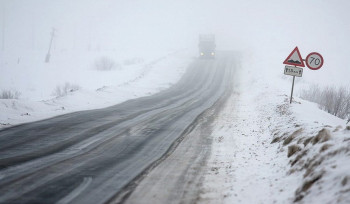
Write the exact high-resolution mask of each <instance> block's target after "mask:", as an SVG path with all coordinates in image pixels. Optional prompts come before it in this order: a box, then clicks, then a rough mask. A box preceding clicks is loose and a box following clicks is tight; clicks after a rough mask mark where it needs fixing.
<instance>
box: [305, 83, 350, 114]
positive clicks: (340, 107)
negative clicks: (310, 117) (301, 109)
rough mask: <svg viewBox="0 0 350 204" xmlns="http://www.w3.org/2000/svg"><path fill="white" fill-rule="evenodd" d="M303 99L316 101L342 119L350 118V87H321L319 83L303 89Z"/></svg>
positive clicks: (325, 109) (323, 108)
mask: <svg viewBox="0 0 350 204" xmlns="http://www.w3.org/2000/svg"><path fill="white" fill-rule="evenodd" d="M300 97H301V98H302V99H305V100H308V101H312V102H315V103H317V104H319V107H320V108H321V109H322V110H324V111H327V112H328V113H330V114H332V115H335V116H337V117H339V118H342V119H348V118H350V88H349V87H339V88H338V89H337V88H335V87H331V86H328V87H325V88H323V89H321V88H320V87H319V86H317V85H313V86H311V87H310V88H309V89H308V90H303V91H302V92H301V95H300Z"/></svg>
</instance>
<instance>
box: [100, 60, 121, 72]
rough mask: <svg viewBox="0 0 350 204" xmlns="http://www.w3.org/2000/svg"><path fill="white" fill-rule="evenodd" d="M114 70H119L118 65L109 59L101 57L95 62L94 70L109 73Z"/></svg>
mask: <svg viewBox="0 0 350 204" xmlns="http://www.w3.org/2000/svg"><path fill="white" fill-rule="evenodd" d="M115 68H120V65H119V64H117V63H115V62H114V60H113V59H111V58H109V57H101V58H100V59H98V60H96V61H95V69H97V70H100V71H110V70H112V69H115Z"/></svg>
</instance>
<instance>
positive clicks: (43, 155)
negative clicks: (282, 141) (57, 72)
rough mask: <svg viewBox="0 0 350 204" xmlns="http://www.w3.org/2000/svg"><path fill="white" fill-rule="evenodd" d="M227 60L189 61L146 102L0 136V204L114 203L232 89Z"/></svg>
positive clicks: (229, 57)
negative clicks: (174, 80)
mask: <svg viewBox="0 0 350 204" xmlns="http://www.w3.org/2000/svg"><path fill="white" fill-rule="evenodd" d="M232 55H233V54H232V53H221V56H220V55H218V57H217V59H216V60H198V61H195V62H194V63H192V64H191V65H190V67H189V68H188V71H187V72H186V74H185V75H184V76H183V78H182V79H181V80H180V82H179V83H177V84H176V85H174V86H173V87H172V88H170V89H168V90H166V91H163V92H160V93H159V94H156V95H153V96H150V97H144V98H139V99H135V100H130V101H127V102H125V103H122V104H119V105H116V106H112V107H109V108H105V109H99V110H92V111H83V112H77V113H72V114H67V115H63V116H59V117H55V118H52V119H49V120H44V121H39V122H35V123H29V124H24V125H20V126H17V127H12V128H8V129H4V130H2V131H0V192H1V194H0V203H84V204H86V203H93V204H97V203H108V202H110V201H114V200H115V198H116V195H117V193H118V192H121V191H122V190H125V188H129V186H130V183H131V182H132V181H135V179H137V178H139V177H138V176H140V175H142V173H143V172H145V170H147V169H149V168H150V167H151V166H152V165H153V166H154V164H156V163H159V161H163V160H164V158H165V157H166V156H165V155H166V153H167V152H168V153H169V151H171V150H172V149H173V148H174V147H176V145H177V144H178V142H179V141H180V140H181V139H183V138H184V137H183V136H186V134H189V130H191V129H190V127H193V125H194V123H196V122H198V120H197V119H198V116H200V115H201V117H203V114H202V113H204V112H205V111H206V110H210V109H215V108H217V107H216V106H215V105H217V104H218V103H216V102H218V101H220V99H222V98H223V97H224V96H226V93H227V92H228V91H231V85H232V83H231V82H232V79H233V75H234V69H235V64H234V62H235V61H234V57H233V56H232ZM217 106H219V105H217ZM204 115H205V114H204ZM197 135H198V134H197ZM185 138H186V137H185ZM185 141H186V140H184V141H183V142H185ZM194 141H195V140H194ZM195 147H196V148H197V150H199V149H200V148H201V146H200V145H197V146H195ZM199 153H200V154H201V151H199ZM203 154H206V153H205V152H204V153H203Z"/></svg>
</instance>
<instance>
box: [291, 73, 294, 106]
mask: <svg viewBox="0 0 350 204" xmlns="http://www.w3.org/2000/svg"><path fill="white" fill-rule="evenodd" d="M294 80H295V76H293V84H292V93H290V104H292V99H293V90H294Z"/></svg>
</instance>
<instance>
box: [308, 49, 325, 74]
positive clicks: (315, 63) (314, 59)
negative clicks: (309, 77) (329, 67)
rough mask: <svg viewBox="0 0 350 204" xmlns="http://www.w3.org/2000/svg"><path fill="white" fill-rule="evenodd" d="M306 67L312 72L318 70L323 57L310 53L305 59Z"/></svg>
mask: <svg viewBox="0 0 350 204" xmlns="http://www.w3.org/2000/svg"><path fill="white" fill-rule="evenodd" d="M305 61H306V66H307V67H309V68H310V69H312V70H318V69H319V68H321V67H322V65H323V57H322V55H320V54H319V53H317V52H311V53H310V54H309V55H308V56H307V57H306V60H305Z"/></svg>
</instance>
